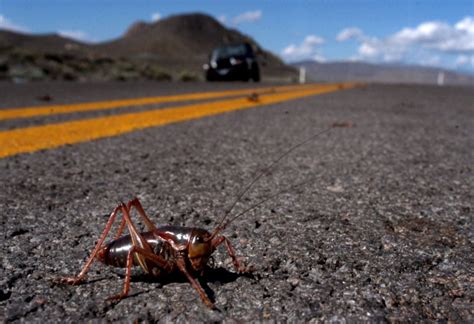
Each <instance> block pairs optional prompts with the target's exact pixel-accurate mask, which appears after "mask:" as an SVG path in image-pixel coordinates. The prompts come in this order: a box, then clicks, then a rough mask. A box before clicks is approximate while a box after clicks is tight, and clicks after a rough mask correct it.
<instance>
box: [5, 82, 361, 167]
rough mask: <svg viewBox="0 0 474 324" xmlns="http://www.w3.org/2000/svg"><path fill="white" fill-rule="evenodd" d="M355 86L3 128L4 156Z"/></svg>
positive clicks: (333, 85) (324, 86)
mask: <svg viewBox="0 0 474 324" xmlns="http://www.w3.org/2000/svg"><path fill="white" fill-rule="evenodd" d="M354 86H355V84H344V85H341V84H328V85H320V86H313V87H312V88H306V89H302V90H298V91H290V92H284V93H275V94H267V95H262V96H260V97H259V98H258V101H251V100H249V99H248V98H237V99H229V100H223V101H217V102H211V103H200V104H194V105H188V106H180V107H174V108H168V109H160V110H152V111H145V112H139V113H127V114H121V115H115V116H108V117H100V118H93V119H86V120H80V121H70V122H65V123H60V124H52V125H44V126H35V127H29V128H21V129H15V130H9V131H3V132H0V158H3V157H6V156H11V155H15V154H19V153H26V152H34V151H38V150H42V149H49V148H54V147H59V146H62V145H65V144H73V143H79V142H85V141H89V140H94V139H99V138H104V137H110V136H116V135H119V134H123V133H127V132H131V131H134V130H138V129H143V128H147V127H154V126H160V125H165V124H170V123H177V122H181V121H186V120H192V119H197V118H201V117H205V116H212V115H216V114H221V113H225V112H229V111H233V110H240V109H248V108H253V107H258V106H264V105H269V104H274V103H279V102H283V101H287V100H292V99H298V98H303V97H307V96H312V95H317V94H322V93H327V92H332V91H336V90H340V89H344V88H346V89H347V88H351V87H354Z"/></svg>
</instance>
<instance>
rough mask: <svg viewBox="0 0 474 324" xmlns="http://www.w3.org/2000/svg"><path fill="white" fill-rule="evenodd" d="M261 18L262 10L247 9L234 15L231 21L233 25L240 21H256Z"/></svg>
mask: <svg viewBox="0 0 474 324" xmlns="http://www.w3.org/2000/svg"><path fill="white" fill-rule="evenodd" d="M261 18H262V11H261V10H255V11H247V12H244V13H242V14H240V15H237V16H235V17H234V18H233V19H232V23H233V24H234V25H239V24H241V23H249V22H256V21H259V20H260V19H261Z"/></svg>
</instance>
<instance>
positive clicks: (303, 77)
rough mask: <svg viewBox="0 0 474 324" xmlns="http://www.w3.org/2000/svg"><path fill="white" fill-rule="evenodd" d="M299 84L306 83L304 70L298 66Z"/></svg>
mask: <svg viewBox="0 0 474 324" xmlns="http://www.w3.org/2000/svg"><path fill="white" fill-rule="evenodd" d="M300 83H301V84H303V83H306V69H305V68H304V67H302V66H300Z"/></svg>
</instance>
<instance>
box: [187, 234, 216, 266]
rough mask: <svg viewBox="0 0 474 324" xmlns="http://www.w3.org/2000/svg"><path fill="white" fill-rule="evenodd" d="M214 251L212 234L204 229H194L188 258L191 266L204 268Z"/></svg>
mask: <svg viewBox="0 0 474 324" xmlns="http://www.w3.org/2000/svg"><path fill="white" fill-rule="evenodd" d="M212 252H214V247H213V244H212V239H211V234H210V233H209V232H208V231H206V230H204V229H200V228H195V229H193V232H192V233H191V238H190V240H189V245H188V259H189V262H190V263H191V267H192V268H193V269H194V270H196V271H201V270H202V269H204V267H205V266H206V264H207V261H209V257H210V256H211V254H212Z"/></svg>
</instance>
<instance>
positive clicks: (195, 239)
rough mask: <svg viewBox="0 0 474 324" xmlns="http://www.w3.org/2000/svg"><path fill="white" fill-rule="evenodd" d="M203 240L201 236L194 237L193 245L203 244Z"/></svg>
mask: <svg viewBox="0 0 474 324" xmlns="http://www.w3.org/2000/svg"><path fill="white" fill-rule="evenodd" d="M203 242H204V239H203V238H202V237H201V236H196V237H195V238H194V243H203Z"/></svg>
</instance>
